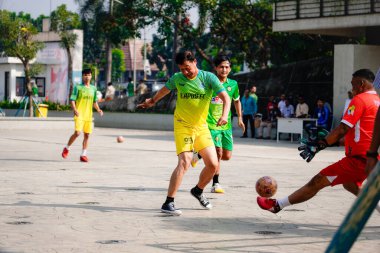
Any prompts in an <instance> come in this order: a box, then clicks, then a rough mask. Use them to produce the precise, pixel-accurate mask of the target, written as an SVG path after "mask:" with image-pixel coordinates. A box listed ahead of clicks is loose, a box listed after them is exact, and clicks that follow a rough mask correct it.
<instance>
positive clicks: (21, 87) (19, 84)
mask: <svg viewBox="0 0 380 253" xmlns="http://www.w3.org/2000/svg"><path fill="white" fill-rule="evenodd" d="M25 92H26V87H25V77H16V96H18V97H23V96H24V95H25Z"/></svg>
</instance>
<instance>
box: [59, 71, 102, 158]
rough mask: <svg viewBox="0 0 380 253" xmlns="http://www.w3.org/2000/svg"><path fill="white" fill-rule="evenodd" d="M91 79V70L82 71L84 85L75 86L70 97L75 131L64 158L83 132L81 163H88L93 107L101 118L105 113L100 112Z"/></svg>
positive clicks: (63, 155) (64, 151)
mask: <svg viewBox="0 0 380 253" xmlns="http://www.w3.org/2000/svg"><path fill="white" fill-rule="evenodd" d="M91 78H92V74H91V69H84V70H83V71H82V81H83V83H82V84H80V85H75V86H74V89H73V92H72V93H71V96H70V103H71V108H72V109H73V112H74V122H75V131H74V133H73V134H72V135H71V136H70V138H69V141H68V143H67V145H66V147H65V148H64V149H63V151H62V157H63V158H65V159H66V158H67V156H68V155H69V151H70V146H71V145H72V144H73V143H74V141H75V140H76V139H77V138H78V136H79V135H80V133H81V132H82V131H83V135H84V137H83V143H82V154H81V155H80V161H81V162H88V158H87V147H88V139H89V137H90V134H91V133H92V121H93V120H92V107H94V108H95V109H96V111H97V112H98V113H99V114H100V116H103V111H102V110H100V108H99V105H98V102H97V96H96V88H95V86H93V85H91V84H90V83H91Z"/></svg>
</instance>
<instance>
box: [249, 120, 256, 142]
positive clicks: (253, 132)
mask: <svg viewBox="0 0 380 253" xmlns="http://www.w3.org/2000/svg"><path fill="white" fill-rule="evenodd" d="M249 125H250V127H251V137H252V138H255V120H254V119H253V116H252V115H249Z"/></svg>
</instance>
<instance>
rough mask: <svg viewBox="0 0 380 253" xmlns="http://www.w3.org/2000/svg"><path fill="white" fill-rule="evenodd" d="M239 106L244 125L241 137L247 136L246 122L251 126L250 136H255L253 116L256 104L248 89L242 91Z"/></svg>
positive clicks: (255, 111)
mask: <svg viewBox="0 0 380 253" xmlns="http://www.w3.org/2000/svg"><path fill="white" fill-rule="evenodd" d="M241 107H242V112H243V123H244V125H245V131H244V133H243V136H241V138H247V137H248V135H247V129H248V122H249V125H250V127H251V137H252V138H254V137H255V127H254V120H253V116H254V115H255V114H256V113H257V104H256V103H255V100H254V99H253V98H252V97H251V96H250V95H249V90H245V91H244V96H243V97H242V99H241Z"/></svg>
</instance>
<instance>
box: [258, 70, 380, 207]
mask: <svg viewBox="0 0 380 253" xmlns="http://www.w3.org/2000/svg"><path fill="white" fill-rule="evenodd" d="M374 78H375V75H374V74H373V73H372V72H371V71H370V70H368V69H360V70H358V71H356V72H355V73H354V74H352V81H351V84H352V92H353V94H354V98H353V99H352V100H351V103H350V104H349V106H348V109H347V111H346V112H345V114H344V116H343V119H342V121H341V123H340V124H339V126H338V127H337V128H335V129H334V130H332V131H331V133H330V134H329V135H327V136H326V138H325V139H323V140H314V141H309V142H307V143H306V145H304V146H301V147H299V148H298V149H299V150H300V151H302V152H301V153H300V155H301V157H302V158H303V159H305V160H306V161H307V162H310V161H311V160H312V159H313V157H314V156H315V154H316V153H318V152H319V151H320V150H323V149H325V148H326V147H328V146H331V145H333V144H335V143H337V142H338V141H339V140H340V139H341V138H342V137H343V136H345V140H346V143H345V148H346V150H345V151H346V152H345V153H346V156H345V157H344V158H343V159H341V160H340V161H338V162H336V163H334V164H332V165H330V166H328V167H326V168H325V169H323V170H321V171H320V172H319V173H318V174H317V175H315V176H314V177H313V178H312V179H311V180H310V181H309V182H308V183H307V184H306V185H304V186H302V187H301V188H300V189H298V190H296V191H295V192H293V193H292V194H291V195H289V196H288V197H285V198H282V199H268V198H263V197H257V204H258V205H259V206H260V207H261V208H262V209H264V210H268V211H270V212H273V213H277V212H279V211H281V210H282V209H283V208H284V207H287V206H289V205H293V204H298V203H301V202H304V201H307V200H309V199H311V198H312V197H314V195H316V194H317V193H318V192H319V191H320V190H322V189H323V188H325V187H326V186H329V185H330V186H335V185H338V184H342V185H343V187H344V188H345V189H346V190H347V191H349V192H351V193H353V194H355V195H358V193H359V191H360V187H361V184H362V182H363V181H364V180H365V179H366V178H367V174H366V171H365V167H366V155H367V154H366V151H367V150H369V147H370V144H371V139H372V134H373V128H374V123H375V118H376V114H377V111H378V108H379V105H380V99H379V96H378V95H377V93H376V91H375V89H374V87H373V84H372V82H373V80H374ZM379 158H380V157H378V159H379Z"/></svg>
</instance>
